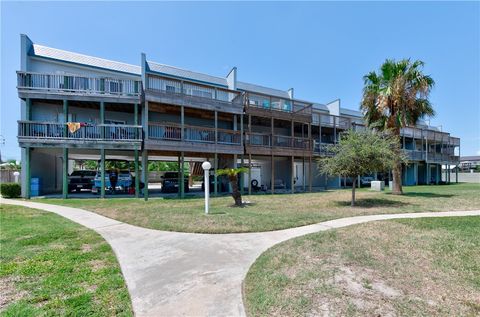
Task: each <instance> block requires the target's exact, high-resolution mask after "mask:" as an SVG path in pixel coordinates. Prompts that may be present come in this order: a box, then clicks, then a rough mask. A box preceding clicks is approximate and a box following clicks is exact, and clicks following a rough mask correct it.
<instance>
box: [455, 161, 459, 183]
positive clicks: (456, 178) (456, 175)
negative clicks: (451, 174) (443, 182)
mask: <svg viewBox="0 0 480 317" xmlns="http://www.w3.org/2000/svg"><path fill="white" fill-rule="evenodd" d="M455 183H458V164H457V165H456V166H455Z"/></svg>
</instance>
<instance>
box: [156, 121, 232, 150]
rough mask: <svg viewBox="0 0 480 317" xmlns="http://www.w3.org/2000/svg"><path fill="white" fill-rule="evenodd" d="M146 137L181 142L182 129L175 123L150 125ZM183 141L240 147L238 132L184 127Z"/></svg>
mask: <svg viewBox="0 0 480 317" xmlns="http://www.w3.org/2000/svg"><path fill="white" fill-rule="evenodd" d="M215 134H216V137H215ZM148 137H149V138H150V139H157V140H174V141H182V127H181V125H179V124H175V123H150V124H149V125H148ZM183 140H184V141H189V142H199V143H215V142H216V143H218V144H231V145H241V143H240V140H241V136H240V131H233V130H226V129H217V130H215V129H214V128H207V127H199V126H190V125H184V134H183Z"/></svg>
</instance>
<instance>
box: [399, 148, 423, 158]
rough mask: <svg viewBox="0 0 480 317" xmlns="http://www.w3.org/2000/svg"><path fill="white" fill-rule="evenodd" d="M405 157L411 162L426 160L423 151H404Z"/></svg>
mask: <svg viewBox="0 0 480 317" xmlns="http://www.w3.org/2000/svg"><path fill="white" fill-rule="evenodd" d="M403 152H404V153H405V155H406V156H407V158H408V159H409V160H412V161H421V160H423V159H424V152H423V151H414V150H403Z"/></svg>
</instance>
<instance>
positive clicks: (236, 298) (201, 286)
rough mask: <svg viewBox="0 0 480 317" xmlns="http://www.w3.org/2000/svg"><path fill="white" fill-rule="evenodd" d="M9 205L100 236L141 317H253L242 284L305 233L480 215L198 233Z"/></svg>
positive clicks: (29, 204) (76, 211)
mask: <svg viewBox="0 0 480 317" xmlns="http://www.w3.org/2000/svg"><path fill="white" fill-rule="evenodd" d="M0 202H1V203H2V204H12V205H20V206H25V207H30V208H36V209H41V210H46V211H50V212H53V213H56V214H58V215H60V216H63V217H65V218H67V219H70V220H72V221H75V222H77V223H79V224H81V225H83V226H85V227H87V228H90V229H93V230H95V231H97V232H98V233H100V234H101V235H102V236H103V237H104V238H105V240H107V242H108V243H109V244H110V245H111V246H112V248H113V250H114V252H115V254H116V256H117V258H118V261H119V263H120V266H121V268H122V272H123V275H124V276H125V280H126V282H127V286H128V290H129V292H130V295H131V298H132V303H133V309H134V311H135V314H136V316H169V317H170V316H245V310H244V307H243V300H242V281H243V279H244V278H245V275H246V274H247V271H248V269H249V267H250V266H251V265H252V264H253V262H254V261H255V259H256V258H257V257H258V256H259V255H260V254H261V253H263V252H264V251H265V250H267V249H268V248H270V247H271V246H273V245H275V244H277V243H279V242H282V241H285V240H288V239H291V238H294V237H298V236H302V235H305V234H309V233H313V232H317V231H325V230H329V229H331V228H341V227H346V226H350V225H354V224H359V223H365V222H369V221H377V220H386V219H398V218H422V217H450V216H480V210H475V211H454V212H425V213H405V214H394V215H371V216H358V217H349V218H342V219H336V220H330V221H326V222H322V223H318V224H314V225H309V226H304V227H298V228H292V229H286V230H279V231H271V232H262V233H238V234H196V233H180V232H167V231H158V230H152V229H145V228H140V227H136V226H132V225H129V224H125V223H122V222H119V221H116V220H113V219H110V218H106V217H104V216H100V215H98V214H96V213H93V212H90V211H86V210H82V209H78V208H70V207H63V206H56V205H48V204H43V203H37V202H31V201H19V200H6V199H1V201H0Z"/></svg>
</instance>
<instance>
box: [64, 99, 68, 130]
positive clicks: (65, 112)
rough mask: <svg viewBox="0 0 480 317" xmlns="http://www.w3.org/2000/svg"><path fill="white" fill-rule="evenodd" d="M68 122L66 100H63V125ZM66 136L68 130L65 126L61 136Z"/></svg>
mask: <svg viewBox="0 0 480 317" xmlns="http://www.w3.org/2000/svg"><path fill="white" fill-rule="evenodd" d="M67 122H68V100H66V99H64V100H63V123H67ZM67 135H68V128H67V125H66V124H65V126H64V130H63V136H64V137H67Z"/></svg>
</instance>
